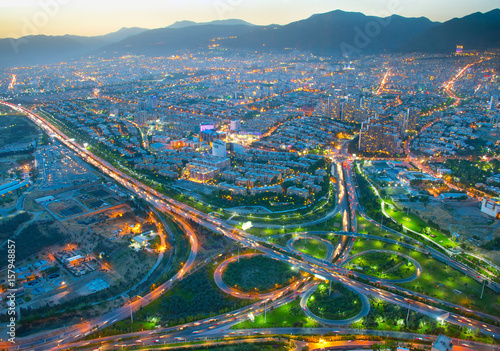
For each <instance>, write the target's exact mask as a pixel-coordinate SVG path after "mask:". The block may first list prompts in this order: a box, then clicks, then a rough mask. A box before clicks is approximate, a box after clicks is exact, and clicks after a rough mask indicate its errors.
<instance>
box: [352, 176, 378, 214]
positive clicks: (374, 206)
mask: <svg viewBox="0 0 500 351" xmlns="http://www.w3.org/2000/svg"><path fill="white" fill-rule="evenodd" d="M356 180H357V183H358V187H359V194H360V196H361V203H362V204H363V207H364V208H365V212H366V214H367V215H368V216H369V217H371V218H377V217H378V215H379V213H380V199H379V198H378V197H377V195H375V193H374V192H373V189H372V188H371V186H370V183H368V181H367V180H366V179H365V178H364V177H363V176H362V175H360V174H359V173H358V174H357V177H356Z"/></svg>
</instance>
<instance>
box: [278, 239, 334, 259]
mask: <svg viewBox="0 0 500 351" xmlns="http://www.w3.org/2000/svg"><path fill="white" fill-rule="evenodd" d="M307 239H310V240H316V241H319V242H321V243H322V244H324V245H325V246H326V257H325V258H318V257H314V256H311V255H309V256H311V257H314V258H316V259H318V260H326V261H328V262H331V261H332V259H333V254H334V250H335V249H334V247H333V244H332V243H331V242H330V241H328V240H326V239H323V238H320V237H316V236H313V235H297V236H294V237H293V238H291V239H290V240H288V241H287V243H286V246H287V247H288V248H289V249H290V250H292V251H295V252H297V253H298V254H301V255H302V254H304V255H307V254H306V253H304V252H302V251H300V250H298V249H296V248H295V247H294V246H293V245H294V243H295V242H296V241H298V240H307Z"/></svg>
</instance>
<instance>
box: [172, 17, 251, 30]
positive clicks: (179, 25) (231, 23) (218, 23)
mask: <svg viewBox="0 0 500 351" xmlns="http://www.w3.org/2000/svg"><path fill="white" fill-rule="evenodd" d="M207 24H213V25H216V26H234V25H243V26H254V24H252V23H250V22H247V21H244V20H240V19H225V20H215V21H211V22H194V21H186V20H184V21H177V22H175V23H174V24H171V25H170V26H168V27H167V28H174V29H179V28H186V27H193V26H203V25H207Z"/></svg>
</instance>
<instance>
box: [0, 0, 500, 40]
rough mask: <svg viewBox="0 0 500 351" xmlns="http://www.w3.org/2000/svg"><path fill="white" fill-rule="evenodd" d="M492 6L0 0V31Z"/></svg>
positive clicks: (486, 0)
mask: <svg viewBox="0 0 500 351" xmlns="http://www.w3.org/2000/svg"><path fill="white" fill-rule="evenodd" d="M496 8H498V2H497V1H496V0H480V1H475V2H470V1H468V0H458V1H453V0H443V1H440V2H439V3H438V4H436V2H435V1H431V0H423V1H419V2H418V3H416V2H414V1H412V0H387V1H378V0H375V1H374V0H357V1H347V0H337V1H331V0H311V1H309V2H308V3H307V4H306V3H304V2H303V1H300V0H274V1H271V2H269V1H268V2H266V1H265V0H253V1H245V2H243V1H242V0H210V1H204V0H188V1H186V0H166V1H160V0H145V1H141V2H136V1H132V0H126V1H120V2H116V1H108V2H105V3H103V2H102V1H97V0H87V1H83V0H71V1H69V0H45V1H43V0H42V1H34V0H18V1H16V2H15V4H14V3H13V1H2V0H0V9H1V11H0V21H1V23H2V25H1V26H0V37H2V38H9V37H10V38H18V37H21V36H25V35H39V34H44V35H66V34H68V35H82V36H96V35H103V34H107V33H111V32H115V31H117V30H119V29H120V28H123V27H142V28H147V29H153V28H162V27H166V26H169V25H171V24H173V23H175V22H177V21H183V20H186V21H194V22H210V21H214V20H224V19H241V20H244V21H247V22H250V23H253V24H256V25H268V24H281V25H283V24H287V23H290V22H294V21H298V20H301V19H305V18H307V17H309V16H311V15H313V14H317V13H325V12H330V11H334V10H343V11H348V12H362V13H364V14H366V15H375V16H381V17H385V16H389V15H392V14H397V15H401V16H404V17H422V16H423V17H427V18H429V19H430V20H432V21H439V22H444V21H447V20H450V19H452V18H454V17H463V16H466V15H468V14H471V13H474V12H488V11H491V10H493V9H496Z"/></svg>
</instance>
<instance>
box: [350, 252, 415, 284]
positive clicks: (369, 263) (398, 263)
mask: <svg viewBox="0 0 500 351" xmlns="http://www.w3.org/2000/svg"><path fill="white" fill-rule="evenodd" d="M358 267H359V268H358ZM346 268H347V269H350V270H354V271H357V272H362V273H364V274H368V275H371V276H373V277H376V278H382V279H403V278H408V277H411V276H412V275H413V274H414V273H415V266H414V265H413V263H412V262H409V263H408V262H407V261H406V259H404V258H403V257H401V256H398V255H391V254H388V253H379V252H373V253H367V254H366V255H363V256H359V257H356V258H355V259H353V260H351V261H349V262H348V264H347V265H346Z"/></svg>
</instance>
